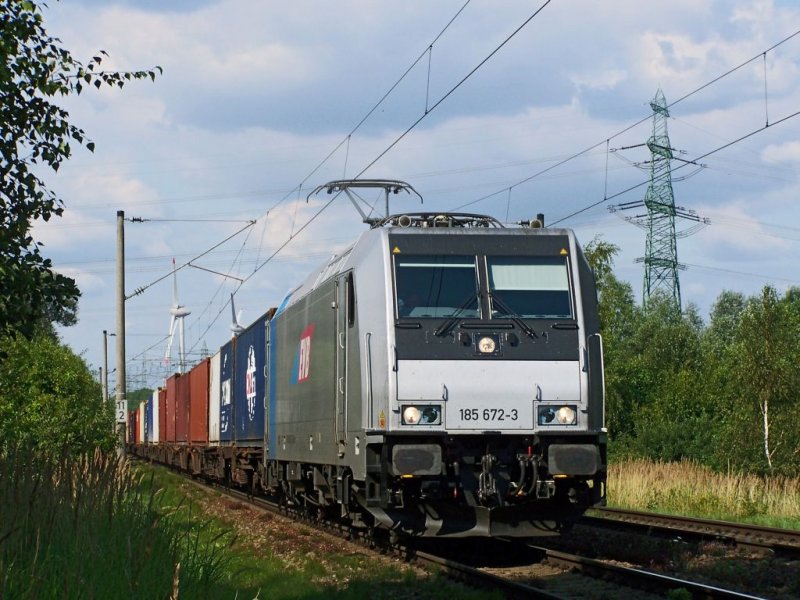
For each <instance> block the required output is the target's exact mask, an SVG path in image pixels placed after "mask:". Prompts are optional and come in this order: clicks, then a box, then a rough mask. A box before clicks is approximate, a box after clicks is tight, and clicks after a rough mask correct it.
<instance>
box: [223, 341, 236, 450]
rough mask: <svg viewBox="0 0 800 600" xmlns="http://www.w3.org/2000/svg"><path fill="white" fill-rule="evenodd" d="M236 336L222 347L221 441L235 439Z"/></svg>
mask: <svg viewBox="0 0 800 600" xmlns="http://www.w3.org/2000/svg"><path fill="white" fill-rule="evenodd" d="M235 348H236V338H234V339H232V340H231V341H229V342H228V343H227V344H225V345H224V346H223V347H222V348H221V349H220V367H219V377H220V379H219V441H220V442H223V443H224V442H232V441H233V439H234V438H233V429H234V427H233V417H234V414H233V410H234V407H233V401H232V400H233V393H232V392H233V361H234V358H235V355H236V353H235V352H234V349H235Z"/></svg>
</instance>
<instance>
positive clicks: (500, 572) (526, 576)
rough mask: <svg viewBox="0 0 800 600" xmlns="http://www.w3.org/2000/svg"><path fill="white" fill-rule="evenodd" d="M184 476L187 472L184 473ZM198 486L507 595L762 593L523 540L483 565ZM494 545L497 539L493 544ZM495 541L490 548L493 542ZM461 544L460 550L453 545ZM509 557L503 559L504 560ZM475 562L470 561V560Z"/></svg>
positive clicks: (491, 550) (745, 598)
mask: <svg viewBox="0 0 800 600" xmlns="http://www.w3.org/2000/svg"><path fill="white" fill-rule="evenodd" d="M184 475H185V474H184ZM185 477H186V479H187V480H189V481H191V482H192V483H194V484H195V485H198V486H201V487H206V488H212V489H214V490H215V491H217V492H220V493H223V494H225V495H227V496H228V497H230V498H231V499H234V500H236V501H238V502H242V503H246V504H248V505H250V506H252V507H254V508H255V509H257V510H260V511H265V512H270V513H274V514H280V515H284V516H289V517H291V518H293V519H295V520H297V521H299V522H301V523H304V524H306V525H311V526H314V527H316V528H319V529H322V530H324V531H326V532H327V533H329V534H333V535H336V536H338V537H341V538H346V539H349V540H352V541H355V542H357V543H360V544H361V545H362V546H366V547H369V548H371V549H373V550H376V551H378V552H381V553H384V554H386V553H389V554H393V555H395V556H397V557H398V558H401V559H403V560H407V561H413V562H414V563H415V564H417V565H419V566H420V567H422V568H424V569H427V570H433V571H436V572H440V573H444V574H446V575H447V576H448V577H451V578H453V579H456V580H459V581H461V582H463V583H465V584H467V585H470V586H472V587H476V588H483V589H487V590H492V591H496V592H500V593H501V594H502V595H503V596H504V597H507V598H542V599H545V600H553V599H559V600H564V599H572V598H575V599H578V598H586V597H591V598H596V597H609V598H610V597H620V596H623V595H624V597H625V598H627V599H628V600H638V599H639V598H642V599H644V598H652V597H663V595H664V593H666V592H667V591H669V590H685V593H687V594H688V596H687V597H691V598H730V599H739V600H751V599H754V598H758V596H752V595H748V594H743V593H739V592H735V591H731V590H726V589H722V588H719V587H715V586H711V585H707V584H702V583H696V582H692V581H687V580H684V579H679V578H675V577H670V576H666V575H662V574H658V573H652V572H649V571H644V570H641V569H635V568H629V567H623V566H619V565H616V564H612V563H609V562H606V561H601V560H594V559H591V558H586V557H582V556H578V555H575V554H569V553H566V552H561V551H557V550H553V549H549V548H544V547H540V546H538V545H535V544H526V543H522V542H520V541H519V540H508V541H506V540H499V541H495V540H486V541H483V540H482V541H481V543H479V544H477V547H479V548H480V550H479V551H478V552H476V553H473V559H474V558H475V557H478V556H482V557H483V559H484V560H485V559H486V557H493V558H494V559H497V557H502V558H501V559H500V562H501V563H502V562H509V558H511V557H513V558H514V563H515V564H514V566H513V568H511V569H510V570H509V569H508V568H505V567H502V566H501V567H497V566H494V565H489V566H487V565H485V564H480V560H479V561H477V562H476V561H475V560H472V561H470V560H469V559H468V558H466V559H465V557H464V556H462V555H461V554H462V553H461V550H462V549H463V546H464V545H465V544H464V543H461V542H455V543H453V542H451V543H449V544H444V545H439V546H437V545H436V544H431V543H430V542H428V543H427V544H418V543H417V542H418V541H415V540H412V541H411V542H409V543H405V542H398V541H397V540H392V539H390V538H389V536H386V538H385V539H375V538H373V537H370V536H368V535H367V534H366V532H365V531H363V530H353V529H352V528H349V527H345V526H343V525H341V524H337V523H329V522H323V521H319V520H317V519H315V518H314V517H313V516H310V515H307V514H305V513H303V512H301V511H295V510H293V509H291V507H286V506H282V505H278V504H276V503H274V502H271V501H269V500H267V499H264V498H258V497H253V496H251V495H249V494H247V493H244V492H242V491H239V490H235V489H230V488H226V487H222V486H219V485H215V484H211V483H207V482H204V481H201V480H197V479H194V478H191V477H189V476H188V475H185ZM495 544H499V546H498V547H496V548H495V546H494V545H495ZM490 546H491V547H490ZM455 548H458V550H457V551H455V552H453V551H452V550H453V549H455ZM503 559H505V560H503ZM470 563H471V564H470Z"/></svg>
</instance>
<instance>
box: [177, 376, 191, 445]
mask: <svg viewBox="0 0 800 600" xmlns="http://www.w3.org/2000/svg"><path fill="white" fill-rule="evenodd" d="M176 386H177V394H176V400H175V441H176V442H178V443H179V444H186V443H188V441H189V410H190V409H191V405H190V404H189V374H188V373H183V374H178V378H177V381H176Z"/></svg>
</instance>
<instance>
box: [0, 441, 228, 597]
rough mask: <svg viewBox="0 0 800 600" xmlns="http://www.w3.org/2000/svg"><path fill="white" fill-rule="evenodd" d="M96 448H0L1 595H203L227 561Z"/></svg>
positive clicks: (211, 541) (215, 544)
mask: <svg viewBox="0 0 800 600" xmlns="http://www.w3.org/2000/svg"><path fill="white" fill-rule="evenodd" d="M146 488H147V486H143V485H141V482H140V481H139V480H137V479H136V477H135V476H134V475H133V474H132V472H131V471H130V469H129V468H128V467H127V465H126V464H124V463H120V462H119V461H118V460H117V458H116V457H115V456H113V455H106V454H101V453H99V452H98V453H95V454H93V455H83V456H78V457H74V456H71V455H68V454H65V455H64V456H62V457H60V458H56V459H53V458H45V457H42V456H38V455H34V454H31V453H29V452H7V453H4V454H0V598H22V599H28V598H30V599H34V598H36V599H41V598H104V599H106V598H178V597H186V598H203V597H205V596H206V594H207V590H208V589H209V587H210V585H211V584H213V583H214V582H215V581H217V580H218V579H219V577H220V576H221V572H222V570H223V568H224V566H225V565H224V564H223V562H224V559H223V558H222V556H223V553H222V552H220V551H219V550H220V546H224V545H225V544H224V542H223V540H222V539H221V538H222V536H220V535H218V536H216V537H213V536H211V537H209V536H203V535H201V533H202V532H201V531H199V530H198V528H197V526H187V525H186V524H185V523H186V521H185V520H184V519H182V518H179V511H180V510H183V509H185V508H186V507H180V506H178V507H171V508H170V507H166V506H163V505H162V502H161V499H160V496H159V494H158V493H157V492H155V491H152V486H151V487H150V489H149V490H148V491H144V490H145V489H146Z"/></svg>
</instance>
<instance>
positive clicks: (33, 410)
mask: <svg viewBox="0 0 800 600" xmlns="http://www.w3.org/2000/svg"><path fill="white" fill-rule="evenodd" d="M0 349H2V350H3V351H4V352H6V354H7V356H6V359H5V360H4V361H2V362H0V449H2V448H3V447H5V448H8V447H9V446H19V447H26V448H36V449H38V451H41V452H45V453H47V454H49V455H58V454H59V453H61V452H62V451H64V450H67V451H69V452H72V453H81V452H86V451H92V450H94V449H95V448H103V449H111V448H113V446H114V444H115V437H114V434H113V419H114V414H113V410H112V407H111V405H110V404H109V405H104V404H103V401H102V396H101V390H100V384H99V383H98V382H96V381H95V380H94V378H93V377H92V374H91V372H90V371H89V368H88V367H87V366H86V363H85V362H84V360H83V359H82V358H81V357H80V356H77V355H76V354H74V353H73V352H72V351H71V350H70V349H69V348H67V347H66V346H63V345H61V344H60V343H59V342H58V340H56V339H55V338H54V337H52V336H49V335H45V334H40V335H37V336H36V337H34V338H33V339H32V340H30V341H29V340H26V339H24V338H17V339H11V338H6V339H5V340H3V341H2V342H0Z"/></svg>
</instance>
